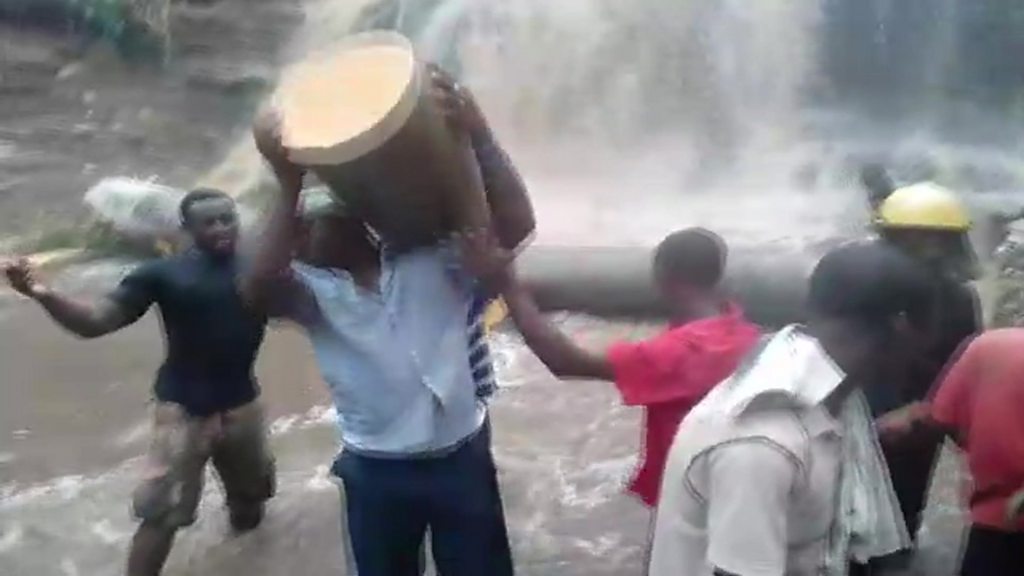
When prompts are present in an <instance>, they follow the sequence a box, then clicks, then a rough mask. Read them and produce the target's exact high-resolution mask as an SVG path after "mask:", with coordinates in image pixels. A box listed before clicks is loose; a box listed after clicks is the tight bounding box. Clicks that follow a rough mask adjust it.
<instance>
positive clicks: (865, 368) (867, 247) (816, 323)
mask: <svg viewBox="0 0 1024 576" xmlns="http://www.w3.org/2000/svg"><path fill="white" fill-rule="evenodd" d="M933 304H934V286H933V284H932V282H931V280H930V277H929V275H928V273H927V272H926V271H925V270H924V268H923V267H922V266H921V265H920V264H919V263H917V262H915V261H914V260H912V259H911V258H909V257H907V256H906V255H905V254H902V253H901V252H899V251H898V250H896V249H894V248H892V247H889V246H886V245H885V244H883V243H880V242H870V243H869V242H861V243H854V244H848V245H845V246H842V247H840V248H837V249H835V250H833V251H832V252H829V253H828V254H827V255H825V257H824V258H822V259H821V261H820V262H819V263H818V265H817V266H816V267H815V269H814V272H813V273H812V274H811V279H810V288H809V293H808V308H809V312H810V321H809V326H810V328H811V331H812V332H813V333H814V334H815V336H817V337H818V339H819V340H820V341H821V343H822V346H823V347H824V348H825V350H826V352H828V354H829V356H831V357H832V359H833V360H834V361H835V362H836V364H837V365H839V367H840V368H842V370H843V371H844V372H846V374H847V375H848V377H849V378H851V379H852V380H854V381H856V382H858V383H862V384H864V383H867V384H874V383H876V382H878V381H880V380H883V379H881V378H879V377H878V376H879V375H881V374H887V373H888V374H895V373H899V372H900V371H902V369H903V368H904V367H906V366H907V363H908V362H909V361H911V360H912V359H913V358H914V357H915V356H916V355H918V354H920V353H921V351H922V349H923V347H924V346H925V345H926V344H927V342H928V339H929V335H930V332H931V330H932V323H933V313H934V310H933ZM881 384H882V385H884V382H883V383H881Z"/></svg>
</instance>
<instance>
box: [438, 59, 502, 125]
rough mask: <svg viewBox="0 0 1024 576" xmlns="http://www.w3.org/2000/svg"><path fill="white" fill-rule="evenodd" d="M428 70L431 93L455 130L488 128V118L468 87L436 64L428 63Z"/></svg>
mask: <svg viewBox="0 0 1024 576" xmlns="http://www.w3.org/2000/svg"><path fill="white" fill-rule="evenodd" d="M427 70H428V72H429V73H430V82H431V95H432V96H433V98H434V99H435V101H437V103H438V104H439V105H440V107H441V110H442V111H443V112H444V115H445V117H446V118H447V119H448V122H449V124H450V125H451V126H452V128H453V129H454V130H456V131H459V132H462V133H465V134H473V133H475V132H477V131H479V130H484V129H486V128H487V120H486V119H485V118H484V115H483V112H481V111H480V106H479V105H477V102H476V99H475V98H474V97H473V94H472V93H471V92H470V91H469V90H468V89H467V88H466V87H464V86H463V85H461V84H459V82H458V81H456V80H455V78H452V76H451V74H448V73H447V72H445V71H444V70H442V69H441V68H440V67H439V66H438V65H436V64H428V65H427Z"/></svg>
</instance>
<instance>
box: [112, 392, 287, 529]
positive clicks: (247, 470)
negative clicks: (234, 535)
mask: <svg viewBox="0 0 1024 576" xmlns="http://www.w3.org/2000/svg"><path fill="white" fill-rule="evenodd" d="M147 460H148V462H147V466H146V470H145V472H144V475H145V477H144V479H143V481H142V483H141V484H140V485H139V487H138V488H137V489H136V490H135V494H134V496H133V499H132V505H133V509H134V512H135V516H136V517H138V518H139V519H140V520H144V521H147V522H154V523H157V524H160V525H163V526H167V527H170V528H179V527H183V526H188V525H189V524H192V523H193V522H195V519H196V510H197V508H198V507H199V500H200V497H201V495H202V491H203V476H204V474H205V469H206V463H207V461H212V462H213V467H214V468H215V469H216V471H217V475H218V476H219V477H220V480H221V483H222V484H223V487H224V493H225V499H226V501H227V505H228V507H229V508H230V509H232V510H241V509H244V508H247V507H253V506H260V505H262V504H263V502H265V501H266V500H267V499H269V498H270V497H271V496H273V495H274V489H275V479H274V461H273V458H272V457H271V455H270V452H269V450H268V448H267V439H266V429H265V427H264V418H263V408H262V406H261V405H260V404H259V403H258V402H252V403H250V404H246V405H245V406H241V407H239V408H235V409H233V410H229V411H227V412H223V413H220V414H216V415H213V416H209V417H204V418H195V417H191V416H189V415H187V414H186V413H185V411H184V409H182V407H181V406H178V405H177V404H171V403H160V404H158V405H157V406H156V408H155V410H154V419H153V442H152V446H151V447H150V450H149V455H148V458H147Z"/></svg>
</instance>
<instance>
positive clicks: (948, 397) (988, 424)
mask: <svg viewBox="0 0 1024 576" xmlns="http://www.w3.org/2000/svg"><path fill="white" fill-rule="evenodd" d="M1022 350H1024V329H1020V328H1010V329H1004V330H993V331H990V332H986V333H984V334H982V335H981V336H978V337H977V338H976V339H975V340H974V341H973V342H972V343H971V345H970V346H969V347H968V349H967V350H966V351H965V352H964V354H963V356H962V357H961V358H960V359H959V360H958V361H957V363H956V364H955V365H954V366H953V367H952V368H951V369H950V371H949V374H948V375H947V377H946V379H945V380H943V382H942V385H941V386H940V388H939V390H938V392H937V394H936V397H935V401H934V405H933V413H934V416H935V418H936V419H937V420H938V421H939V422H941V423H942V424H943V425H945V426H948V427H949V428H951V429H953V430H954V431H955V435H956V437H957V439H958V441H959V442H960V444H961V445H962V446H963V447H964V449H965V451H966V453H967V461H968V464H969V466H970V469H971V474H972V476H973V480H974V483H973V490H974V491H973V495H972V496H971V513H972V517H973V520H974V522H975V523H977V524H981V525H983V526H989V527H993V528H1004V527H1005V524H1004V515H1005V509H1006V502H1007V500H1008V498H1009V497H1010V496H1011V495H1012V494H1013V493H1014V492H1015V491H1016V490H1019V489H1020V487H1021V486H1024V354H1022V353H1021V351H1022ZM1016 528H1017V529H1018V530H1019V529H1024V524H1020V525H1018V526H1016Z"/></svg>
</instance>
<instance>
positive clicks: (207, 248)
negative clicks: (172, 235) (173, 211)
mask: <svg viewBox="0 0 1024 576" xmlns="http://www.w3.org/2000/svg"><path fill="white" fill-rule="evenodd" d="M179 210H180V216H181V226H182V228H184V230H185V232H187V233H188V234H189V236H191V237H192V241H193V243H194V244H195V245H196V247H197V248H199V249H200V250H203V251H204V252H207V253H209V254H213V255H216V256H230V255H232V254H234V253H235V246H236V245H237V244H238V210H237V208H236V206H235V201H234V199H232V198H231V196H228V195H227V193H225V192H221V191H220V190H213V189H209V188H200V189H197V190H193V191H191V192H189V193H188V194H186V195H185V197H184V198H182V200H181V205H180V209H179Z"/></svg>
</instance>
